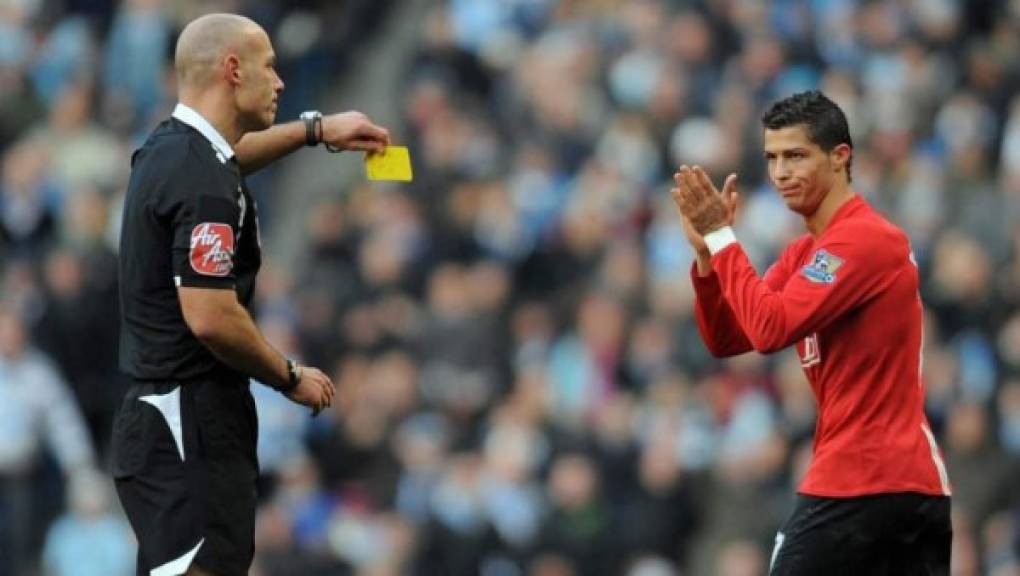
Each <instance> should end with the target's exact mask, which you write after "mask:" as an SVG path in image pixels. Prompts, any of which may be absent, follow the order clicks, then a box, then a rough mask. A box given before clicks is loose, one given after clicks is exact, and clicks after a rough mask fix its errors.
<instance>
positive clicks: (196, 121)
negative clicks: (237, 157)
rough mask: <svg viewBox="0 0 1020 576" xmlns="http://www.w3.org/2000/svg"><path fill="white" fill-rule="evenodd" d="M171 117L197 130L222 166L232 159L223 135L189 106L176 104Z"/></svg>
mask: <svg viewBox="0 0 1020 576" xmlns="http://www.w3.org/2000/svg"><path fill="white" fill-rule="evenodd" d="M171 116H173V117H174V118H176V119H178V120H180V121H181V122H184V123H185V124H187V125H188V126H191V127H192V128H194V129H195V130H198V132H199V133H200V134H201V135H202V136H205V139H206V140H208V141H209V142H210V143H212V145H213V148H215V149H216V152H217V154H216V155H217V156H218V157H220V162H222V163H223V164H226V163H227V160H230V159H231V158H233V157H234V149H233V148H231V147H230V144H228V143H227V141H226V139H225V138H223V135H222V134H220V133H219V131H217V130H216V128H213V125H212V124H210V123H209V121H208V120H206V119H205V118H203V117H202V115H201V114H199V113H198V112H197V111H196V110H195V109H194V108H192V107H191V106H188V105H187V104H182V103H180V102H178V103H177V106H176V107H174V111H173V114H171Z"/></svg>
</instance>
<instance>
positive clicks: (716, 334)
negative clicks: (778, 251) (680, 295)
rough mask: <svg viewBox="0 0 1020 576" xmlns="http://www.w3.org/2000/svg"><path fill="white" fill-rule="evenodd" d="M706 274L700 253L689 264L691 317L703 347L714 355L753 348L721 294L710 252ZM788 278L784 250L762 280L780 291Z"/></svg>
mask: <svg viewBox="0 0 1020 576" xmlns="http://www.w3.org/2000/svg"><path fill="white" fill-rule="evenodd" d="M706 252H707V249H706ZM708 260H709V264H708V266H707V269H708V273H707V274H703V273H702V271H703V270H704V269H705V268H706V267H705V266H704V264H703V263H702V261H701V255H700V254H699V258H698V261H697V262H696V263H695V264H694V265H693V266H692V267H691V283H692V284H693V285H694V293H695V300H694V317H695V320H696V321H697V324H698V332H700V333H701V339H702V340H703V341H704V342H705V347H706V348H708V351H709V352H710V353H711V354H712V355H713V356H715V357H716V358H727V357H729V356H737V355H739V354H744V353H745V352H750V351H751V350H754V345H753V344H752V343H751V340H750V339H749V338H748V337H747V334H746V333H745V332H744V329H743V328H742V327H741V326H740V321H739V320H738V319H737V316H736V314H734V313H733V308H731V307H730V304H729V302H727V301H726V297H725V296H724V295H723V292H722V287H721V286H720V284H719V276H718V275H717V274H716V273H715V271H714V270H712V268H711V255H709V256H708ZM788 277H789V266H788V264H787V258H786V253H784V254H783V257H782V258H780V259H779V261H777V262H776V263H775V264H773V265H772V266H771V267H770V268H769V269H768V271H766V272H765V283H766V284H767V285H768V286H770V287H771V288H772V289H773V290H779V289H780V288H781V287H782V286H783V284H785V283H786V280H787V278H788Z"/></svg>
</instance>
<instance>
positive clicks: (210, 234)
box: [172, 189, 240, 289]
mask: <svg viewBox="0 0 1020 576" xmlns="http://www.w3.org/2000/svg"><path fill="white" fill-rule="evenodd" d="M178 192H179V193H182V194H184V195H185V198H186V200H185V201H183V202H182V203H181V205H180V209H179V210H178V211H177V213H176V215H175V218H174V221H173V237H174V238H173V247H172V252H173V254H172V266H173V274H174V282H175V283H176V284H177V286H186V287H195V288H230V289H232V288H234V280H235V278H234V255H235V252H236V247H237V240H238V232H239V231H240V230H239V222H238V220H239V219H240V207H239V206H238V204H237V202H236V201H233V200H230V199H229V198H227V197H225V195H223V194H218V193H216V192H203V191H195V190H194V189H192V190H190V191H178Z"/></svg>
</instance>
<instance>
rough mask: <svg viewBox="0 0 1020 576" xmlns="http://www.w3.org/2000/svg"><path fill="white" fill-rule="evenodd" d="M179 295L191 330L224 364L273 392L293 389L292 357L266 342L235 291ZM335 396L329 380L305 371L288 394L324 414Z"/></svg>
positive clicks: (195, 291) (208, 290)
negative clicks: (290, 362)
mask: <svg viewBox="0 0 1020 576" xmlns="http://www.w3.org/2000/svg"><path fill="white" fill-rule="evenodd" d="M177 294H178V297H179V298H180V302H181V312H182V313H183V314H184V321H185V322H186V323H187V324H188V328H190V329H191V332H192V334H194V335H195V337H196V338H198V340H199V341H200V342H202V344H203V345H205V347H206V348H208V349H209V351H210V352H212V353H213V355H214V356H216V358H217V359H218V360H219V361H220V362H223V363H224V364H226V365H227V366H230V367H231V368H233V369H234V370H237V371H239V372H242V373H245V374H247V375H249V376H251V377H252V378H255V379H256V380H258V381H259V382H264V383H266V384H268V385H270V386H272V387H274V388H277V389H286V388H288V386H289V382H290V374H289V371H288V369H287V358H286V357H284V356H283V355H282V354H280V353H279V352H278V351H276V350H275V349H274V348H273V347H272V346H271V345H270V344H269V342H267V341H266V339H265V337H264V336H263V335H262V333H261V332H259V329H258V327H257V326H256V325H255V322H254V321H253V320H252V318H251V316H250V315H249V314H248V311H247V310H246V309H245V308H244V306H241V303H240V302H238V301H237V293H236V292H235V291H234V290H224V289H219V288H190V287H184V286H182V287H179V288H178V289H177ZM333 392H334V389H333V384H332V382H330V380H329V377H327V376H326V375H325V374H323V373H322V372H321V371H320V370H317V369H315V368H309V367H302V368H301V371H300V377H299V379H298V384H297V386H295V387H294V388H293V389H291V390H288V391H287V392H286V395H287V397H288V398H290V399H291V400H293V401H295V402H298V403H299V404H304V405H305V406H310V407H312V408H313V409H315V410H321V409H322V408H324V407H326V406H329V405H330V403H331V402H332V399H333Z"/></svg>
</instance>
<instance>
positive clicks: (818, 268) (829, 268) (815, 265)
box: [800, 250, 843, 284]
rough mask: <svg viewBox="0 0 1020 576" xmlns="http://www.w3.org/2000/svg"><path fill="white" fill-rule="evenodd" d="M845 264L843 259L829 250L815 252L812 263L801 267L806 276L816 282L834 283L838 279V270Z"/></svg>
mask: <svg viewBox="0 0 1020 576" xmlns="http://www.w3.org/2000/svg"><path fill="white" fill-rule="evenodd" d="M841 266H843V259H842V258H840V257H838V256H836V255H835V254H833V253H831V252H829V251H827V250H819V251H818V252H815V255H814V257H813V258H812V259H811V263H810V264H807V265H805V266H804V267H803V268H801V269H800V273H801V274H803V275H804V277H805V278H807V279H808V280H810V281H812V282H814V283H815V284H832V283H833V282H835V281H836V271H837V270H839V269H840V267H841Z"/></svg>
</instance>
